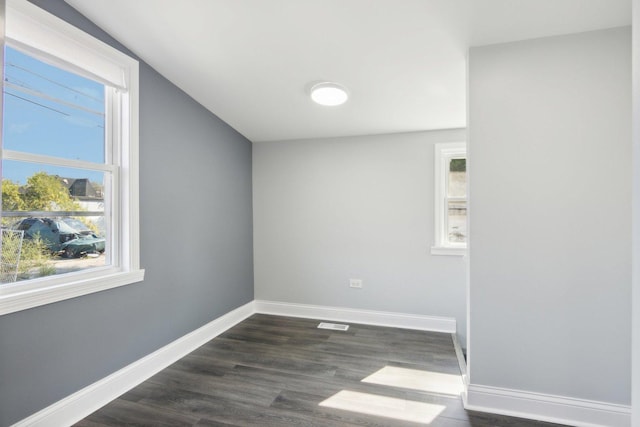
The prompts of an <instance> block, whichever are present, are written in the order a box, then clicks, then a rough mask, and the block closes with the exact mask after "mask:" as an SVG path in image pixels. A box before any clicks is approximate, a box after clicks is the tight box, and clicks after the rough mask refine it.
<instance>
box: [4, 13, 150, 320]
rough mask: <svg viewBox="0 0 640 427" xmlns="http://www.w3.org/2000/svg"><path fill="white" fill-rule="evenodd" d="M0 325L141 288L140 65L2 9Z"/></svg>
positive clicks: (37, 17)
mask: <svg viewBox="0 0 640 427" xmlns="http://www.w3.org/2000/svg"><path fill="white" fill-rule="evenodd" d="M3 73H4V79H3V80H4V85H3V97H4V107H3V111H2V128H3V129H2V130H3V131H2V145H1V151H2V168H1V172H2V210H1V215H0V218H1V221H2V228H3V230H8V231H11V233H4V232H3V233H2V236H3V238H2V240H1V241H0V243H1V246H0V254H1V255H2V274H1V275H0V277H1V280H0V314H6V313H11V312H14V311H18V310H23V309H26V308H30V307H35V306H38V305H42V304H48V303H51V302H55V301H60V300H62V299H67V298H73V297H76V296H79V295H84V294H87V293H91V292H97V291H100V290H104V289H109V288H113V287H116V286H122V285H126V284H129V283H134V282H139V281H141V280H142V279H143V277H144V270H141V269H140V266H139V252H138V236H139V232H138V136H137V121H138V113H137V105H138V100H137V98H138V63H137V61H135V60H133V59H131V58H129V57H128V56H126V55H124V54H123V53H121V52H119V51H117V50H115V49H113V48H111V47H110V46H108V45H106V44H104V43H102V42H100V41H98V40H96V39H94V38H93V37H91V36H89V35H87V34H85V33H83V32H81V31H80V30H78V29H76V28H75V27H73V26H71V25H69V24H67V23H65V22H64V21H62V20H60V19H58V18H56V17H54V16H52V15H50V14H48V13H47V12H45V11H43V10H41V9H40V8H38V7H36V6H34V5H32V4H30V3H28V2H26V1H19V0H15V1H14V0H9V1H8V2H7V12H6V40H5V46H4V68H3Z"/></svg>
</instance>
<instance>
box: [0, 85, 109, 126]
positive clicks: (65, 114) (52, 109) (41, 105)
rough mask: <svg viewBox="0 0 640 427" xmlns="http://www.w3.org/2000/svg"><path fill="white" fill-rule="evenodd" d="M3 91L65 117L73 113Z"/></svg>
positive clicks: (97, 124)
mask: <svg viewBox="0 0 640 427" xmlns="http://www.w3.org/2000/svg"><path fill="white" fill-rule="evenodd" d="M3 93H4V94H5V95H9V96H12V97H14V98H18V99H21V100H23V101H25V102H28V103H30V104H33V105H36V106H38V107H42V108H46V109H47V110H51V111H53V112H55V113H58V114H62V115H63V116H65V117H71V114H68V113H65V112H64V111H60V110H56V109H55V108H51V107H49V106H47V105H44V104H40V103H39V102H35V101H32V100H30V99H27V98H23V97H22V96H18V95H16V94H13V93H11V92H7V91H6V90H5V91H3ZM95 126H96V127H98V128H102V129H104V126H103V125H101V124H99V123H96V124H95Z"/></svg>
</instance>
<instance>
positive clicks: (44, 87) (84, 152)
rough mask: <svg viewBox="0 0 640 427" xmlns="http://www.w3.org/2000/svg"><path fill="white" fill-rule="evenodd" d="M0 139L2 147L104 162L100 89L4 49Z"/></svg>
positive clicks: (103, 107)
mask: <svg viewBox="0 0 640 427" xmlns="http://www.w3.org/2000/svg"><path fill="white" fill-rule="evenodd" d="M4 72H5V82H4V95H5V96H4V103H5V106H4V128H3V137H4V140H3V144H4V148H5V149H8V150H15V151H21V152H26V153H33V154H43V155H49V156H55V157H62V158H66V159H74V160H83V161H89V162H96V163H104V161H105V133H104V130H105V88H104V86H103V85H102V84H100V83H97V82H94V81H92V80H89V79H86V78H84V77H80V76H78V75H76V74H73V73H70V72H68V71H65V70H62V69H60V68H57V67H54V66H51V65H48V64H45V63H44V62H41V61H39V60H37V59H35V58H33V57H31V56H29V55H26V54H24V53H22V52H20V51H18V50H16V49H12V48H11V47H8V46H7V47H6V49H5V70H4Z"/></svg>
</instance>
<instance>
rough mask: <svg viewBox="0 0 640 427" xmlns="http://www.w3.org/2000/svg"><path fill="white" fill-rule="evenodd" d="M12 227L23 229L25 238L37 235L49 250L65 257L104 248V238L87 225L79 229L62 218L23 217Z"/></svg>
mask: <svg viewBox="0 0 640 427" xmlns="http://www.w3.org/2000/svg"><path fill="white" fill-rule="evenodd" d="M12 228H13V229H14V230H23V231H24V238H25V239H34V238H36V236H39V237H40V239H42V241H43V242H44V244H45V245H46V246H47V247H48V248H49V250H50V251H51V252H53V253H55V254H59V255H61V256H63V257H65V258H78V257H81V256H84V255H87V254H97V253H102V252H104V249H105V239H104V238H102V237H98V236H97V235H96V234H93V232H91V230H89V229H88V228H87V227H85V228H86V229H83V230H81V231H79V230H77V229H75V228H74V227H72V226H70V225H69V224H68V223H67V222H65V221H64V220H63V219H52V218H25V219H23V220H21V221H18V222H17V223H16V224H14V225H13V227H12ZM87 230H88V231H89V232H87Z"/></svg>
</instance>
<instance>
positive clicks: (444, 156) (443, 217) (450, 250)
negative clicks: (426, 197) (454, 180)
mask: <svg viewBox="0 0 640 427" xmlns="http://www.w3.org/2000/svg"><path fill="white" fill-rule="evenodd" d="M461 158H464V159H466V158H467V144H466V143H465V142H447V143H439V144H435V146H434V183H435V188H434V203H433V205H434V244H433V246H432V247H431V254H432V255H459V256H463V255H466V253H467V244H466V243H457V242H450V241H449V239H448V234H447V229H448V224H447V220H448V217H449V215H448V214H447V206H448V203H447V202H448V201H449V200H451V198H450V197H447V188H448V183H449V182H448V181H449V173H448V172H449V162H450V161H451V160H453V159H461Z"/></svg>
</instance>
